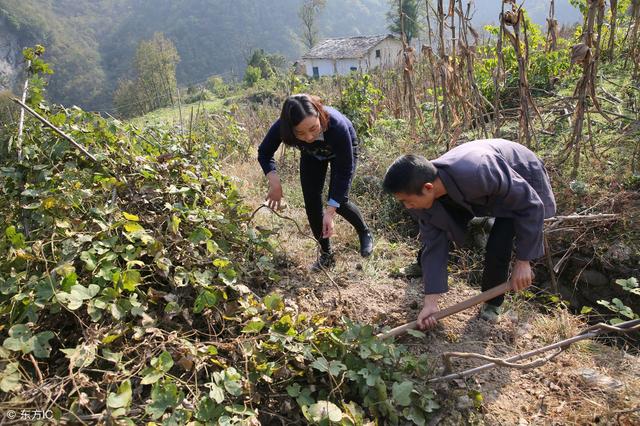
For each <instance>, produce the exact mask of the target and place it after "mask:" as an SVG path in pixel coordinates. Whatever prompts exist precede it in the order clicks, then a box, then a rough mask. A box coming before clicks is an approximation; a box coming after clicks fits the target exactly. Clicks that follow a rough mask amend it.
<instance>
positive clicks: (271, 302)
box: [263, 293, 284, 311]
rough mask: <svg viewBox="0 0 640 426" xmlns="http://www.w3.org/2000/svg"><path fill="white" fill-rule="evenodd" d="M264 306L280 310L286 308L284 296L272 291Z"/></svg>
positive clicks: (271, 309)
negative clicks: (283, 300)
mask: <svg viewBox="0 0 640 426" xmlns="http://www.w3.org/2000/svg"><path fill="white" fill-rule="evenodd" d="M263 301H264V306H266V307H267V309H269V310H270V311H280V310H282V308H284V303H283V302H282V296H280V295H279V294H276V293H271V294H269V295H267V296H265V298H264V300H263Z"/></svg>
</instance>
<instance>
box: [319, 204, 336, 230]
mask: <svg viewBox="0 0 640 426" xmlns="http://www.w3.org/2000/svg"><path fill="white" fill-rule="evenodd" d="M335 215H336V208H335V207H332V206H328V207H327V208H326V209H324V214H323V215H322V238H331V236H332V235H333V217H334V216H335Z"/></svg>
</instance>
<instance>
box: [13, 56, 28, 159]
mask: <svg viewBox="0 0 640 426" xmlns="http://www.w3.org/2000/svg"><path fill="white" fill-rule="evenodd" d="M30 67H31V61H27V74H28V73H29V68H30ZM28 92H29V76H28V75H27V78H25V80H24V89H23V90H22V103H23V104H24V103H26V102H27V93H28ZM23 130H24V108H20V121H19V122H18V141H17V142H16V148H17V150H18V161H19V162H20V161H22V132H23Z"/></svg>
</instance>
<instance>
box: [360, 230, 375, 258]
mask: <svg viewBox="0 0 640 426" xmlns="http://www.w3.org/2000/svg"><path fill="white" fill-rule="evenodd" d="M358 236H359V237H360V255H361V256H362V257H369V256H371V253H373V235H371V231H369V230H368V229H366V230H365V231H363V232H361V233H360V234H359V235H358Z"/></svg>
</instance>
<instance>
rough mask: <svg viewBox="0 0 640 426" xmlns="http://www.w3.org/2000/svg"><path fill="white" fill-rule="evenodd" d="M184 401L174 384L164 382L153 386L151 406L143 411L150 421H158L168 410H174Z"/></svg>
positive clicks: (167, 381) (182, 395)
mask: <svg viewBox="0 0 640 426" xmlns="http://www.w3.org/2000/svg"><path fill="white" fill-rule="evenodd" d="M183 399H184V394H183V393H182V392H181V391H178V387H177V386H176V384H175V383H173V382H171V381H169V380H165V381H163V382H161V383H156V384H154V385H153V389H152V390H151V404H149V405H148V406H147V407H146V408H145V411H146V413H147V414H148V415H149V416H151V418H152V419H154V420H155V419H158V418H160V417H162V415H163V414H164V413H165V411H167V409H168V408H175V407H176V406H177V405H178V404H179V403H180V401H182V400H183Z"/></svg>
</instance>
